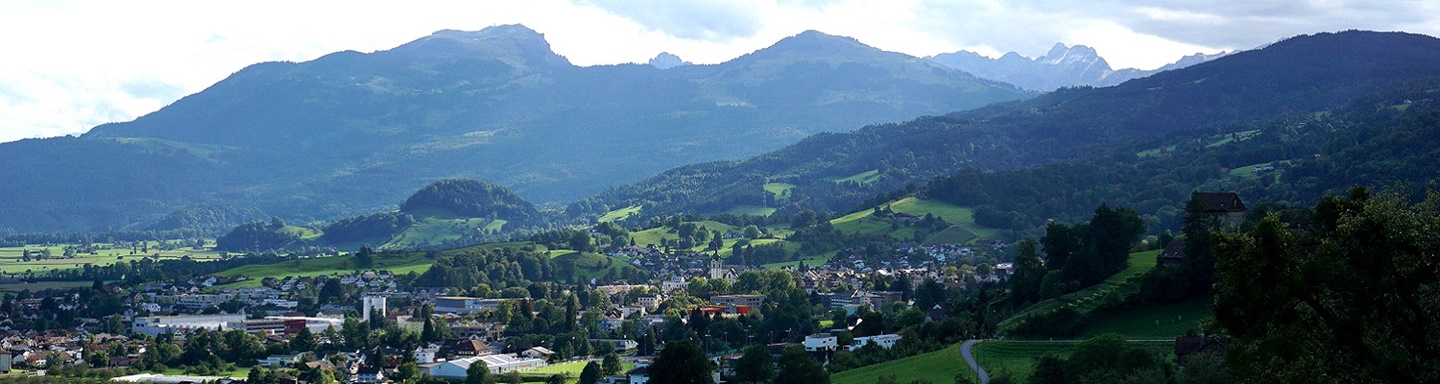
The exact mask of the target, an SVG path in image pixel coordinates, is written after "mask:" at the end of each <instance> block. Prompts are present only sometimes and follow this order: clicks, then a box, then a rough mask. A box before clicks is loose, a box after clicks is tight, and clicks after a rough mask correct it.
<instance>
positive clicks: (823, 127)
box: [0, 26, 1034, 232]
mask: <svg viewBox="0 0 1440 384" xmlns="http://www.w3.org/2000/svg"><path fill="white" fill-rule="evenodd" d="M815 44H818V47H819V49H820V50H822V51H830V52H831V53H830V54H829V56H828V57H826V58H825V59H824V60H819V59H816V60H811V59H810V58H807V57H804V56H805V55H801V54H796V53H794V52H787V51H788V50H789V49H790V48H787V47H789V46H791V45H800V46H805V45H815ZM777 45H779V47H778V48H767V49H762V50H758V51H756V52H754V53H751V54H750V55H747V56H746V57H745V58H744V59H736V60H732V61H729V62H725V63H720V64H714V65H695V66H683V67H675V68H671V69H668V70H660V69H657V68H654V67H651V66H648V65H643V64H625V65H614V66H590V67H578V66H574V65H572V64H570V63H569V62H568V60H564V58H563V57H561V56H558V55H555V54H554V52H552V51H551V50H550V49H549V46H548V43H544V42H543V35H540V34H539V33H537V32H534V31H533V30H530V29H528V28H525V27H523V26H499V27H490V28H487V29H485V30H482V31H478V32H460V31H440V32H437V33H434V34H431V35H429V36H425V37H421V38H419V39H416V40H414V41H412V42H409V43H406V44H403V45H400V46H397V47H396V48H393V49H390V50H383V51H377V52H373V53H359V52H353V51H345V52H337V53H332V54H329V55H325V56H322V57H320V58H317V59H315V60H311V61H307V62H299V63H290V62H266V63H257V64H254V65H251V66H248V67H246V68H244V69H242V70H240V71H237V72H236V73H234V74H232V75H231V76H229V77H227V78H225V79H223V80H221V81H219V82H216V83H215V84H214V85H211V86H210V87H208V88H206V89H205V90H203V91H201V92H198V93H196V94H192V95H188V96H186V97H184V98H181V99H180V100H178V101H176V102H175V103H173V104H171V105H169V106H166V107H164V108H161V109H160V110H157V111H154V112H151V113H148V114H146V115H144V116H141V117H139V118H137V119H135V120H133V121H130V122H121V123H112V124H105V125H101V126H97V127H96V128H94V129H92V130H91V131H90V132H88V133H86V134H84V135H82V136H80V137H79V138H71V139H44V140H34V141H26V142H23V143H6V144H0V160H3V162H4V163H6V164H7V165H13V166H10V167H5V168H4V169H0V177H4V178H5V179H7V180H14V181H16V182H15V183H9V184H6V185H0V196H7V198H6V200H7V201H6V202H7V203H12V204H7V205H6V206H4V207H0V214H3V215H0V228H6V227H9V228H11V229H12V230H15V231H20V232H28V231H54V230H117V229H127V228H134V225H137V224H135V223H140V222H146V221H151V222H153V219H154V218H158V217H160V216H163V215H165V214H166V213H168V212H169V211H171V210H174V209H178V208H179V207H184V206H194V205H199V204H204V205H206V206H208V207H216V206H217V205H225V204H227V203H244V205H245V206H246V207H254V208H256V209H259V210H260V211H261V212H262V214H265V215H270V216H281V217H282V218H284V219H286V220H288V221H291V222H297V223H307V222H319V221H328V220H331V219H335V218H339V217H346V216H352V215H355V214H362V213H366V212H374V211H379V210H385V209H390V208H393V207H394V204H395V202H396V201H400V200H402V199H403V198H404V196H406V195H408V194H409V193H410V192H412V191H414V190H415V189H418V188H419V187H421V186H423V185H426V184H429V183H431V182H433V181H435V180H439V179H445V178H457V177H458V178H473V179H482V180H491V181H493V182H496V183H498V184H501V185H505V186H507V187H510V188H511V189H513V190H515V191H516V192H517V193H519V194H521V195H522V196H524V197H525V198H526V199H528V200H531V201H537V202H554V201H569V200H573V199H579V198H583V197H585V196H588V195H590V194H592V193H594V192H598V191H600V190H603V189H604V188H605V187H608V186H613V185H618V184H619V183H624V182H629V181H636V180H639V178H640V177H641V176H643V175H646V174H652V173H655V172H659V171H661V170H664V169H667V168H670V167H674V166H679V165H682V164H688V163H695V162H704V161H713V160H719V159H733V158H742V157H745V156H750V155H754V154H758V153H762V152H763V151H766V150H770V149H774V148H778V147H780V146H781V145H783V144H784V143H788V142H793V141H796V140H799V139H801V138H803V137H805V136H808V135H810V134H813V133H818V132H832V131H845V130H850V129H854V128H858V127H861V126H863V125H865V124H869V123H878V122H884V121H894V120H900V119H905V118H911V117H913V116H919V115H933V114H940V113H948V112H952V111H955V110H963V109H968V108H974V107H978V106H981V105H985V104H988V103H991V102H995V101H1004V100H1015V99H1020V98H1027V97H1031V96H1033V95H1034V93H1032V92H1027V91H1022V90H1019V89H1017V88H1014V87H1013V86H1010V85H1008V84H1002V83H997V82H991V81H986V80H981V79H977V78H974V77H973V76H969V75H968V74H963V73H962V72H960V71H957V70H940V71H936V70H935V69H936V68H938V67H939V65H937V64H933V63H930V62H928V61H924V60H920V59H917V58H913V57H909V56H904V55H900V54H895V53H887V52H883V51H880V50H878V49H875V48H873V47H868V46H863V45H860V44H859V43H858V42H856V41H854V40H853V39H848V38H839V37H827V36H821V35H819V34H818V33H812V34H807V35H804V36H798V35H797V37H795V38H792V39H790V40H789V41H788V42H786V43H783V44H780V43H777ZM827 47H844V48H843V49H838V50H837V49H828V48H827ZM796 48H797V49H799V48H804V47H796ZM811 48H814V47H811ZM477 52H478V53H477ZM836 52H839V53H836ZM845 52H849V53H845ZM82 153H83V154H88V155H95V156H99V157H100V159H94V160H92V159H86V158H82V157H80V156H79V154H82ZM30 186H43V188H39V189H37V188H31V187H30ZM344 186H366V187H365V188H364V189H363V190H357V189H352V188H346V187H344ZM97 190H99V191H110V193H107V194H97V193H95V192H93V191H97ZM41 191H44V192H43V193H42V192H41ZM247 209H248V208H247ZM246 212H250V211H246ZM252 215H253V212H251V213H247V214H246V215H245V216H247V217H248V216H252ZM227 216H230V215H209V216H207V217H227ZM237 217H238V216H237Z"/></svg>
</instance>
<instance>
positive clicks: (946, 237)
mask: <svg viewBox="0 0 1440 384" xmlns="http://www.w3.org/2000/svg"><path fill="white" fill-rule="evenodd" d="M979 237H980V236H976V235H975V232H970V230H968V229H965V227H961V226H959V225H952V226H950V228H945V230H943V231H940V232H937V233H935V234H934V235H930V238H929V239H925V244H964V243H968V242H970V241H971V240H975V239H977V238H979Z"/></svg>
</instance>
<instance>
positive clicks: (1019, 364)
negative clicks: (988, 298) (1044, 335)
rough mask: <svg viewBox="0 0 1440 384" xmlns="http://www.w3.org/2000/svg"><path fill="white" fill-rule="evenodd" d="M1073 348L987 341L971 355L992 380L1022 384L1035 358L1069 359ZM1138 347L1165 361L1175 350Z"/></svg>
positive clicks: (1071, 345) (1058, 343)
mask: <svg viewBox="0 0 1440 384" xmlns="http://www.w3.org/2000/svg"><path fill="white" fill-rule="evenodd" d="M1076 344H1078V343H1076V342H1073V341H1009V340H986V341H981V342H979V343H976V344H975V347H974V348H973V349H971V352H973V353H974V354H975V362H977V363H979V364H980V367H981V368H985V372H986V373H989V374H990V377H992V378H993V377H995V375H996V374H998V373H1000V372H1009V373H1010V375H1011V377H1013V378H1014V379H1015V381H1016V382H1022V383H1023V382H1025V379H1027V378H1029V377H1030V372H1031V371H1033V370H1034V366H1035V358H1037V357H1040V356H1043V355H1045V354H1047V353H1054V354H1057V355H1060V357H1070V354H1071V353H1072V352H1073V349H1074V348H1075V345H1076ZM1140 345H1141V346H1143V347H1145V348H1146V349H1149V350H1151V352H1153V353H1156V354H1161V356H1164V357H1166V358H1168V357H1169V356H1168V353H1170V352H1171V350H1172V348H1173V347H1174V343H1173V342H1160V343H1154V342H1145V343H1140ZM961 363H962V364H963V363H964V362H963V361H962V362H961Z"/></svg>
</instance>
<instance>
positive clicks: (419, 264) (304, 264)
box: [215, 254, 435, 287]
mask: <svg viewBox="0 0 1440 384" xmlns="http://www.w3.org/2000/svg"><path fill="white" fill-rule="evenodd" d="M352 262H353V258H351V257H350V256H333V257H317V258H312V259H300V260H291V261H285V262H280V263H275V264H258V265H246V266H243V267H237V268H231V269H227V270H224V271H221V272H220V273H216V274H215V275H216V276H223V277H235V276H245V277H249V278H250V280H247V281H242V282H238V283H234V284H231V285H229V286H232V287H258V286H260V279H263V278H266V277H275V278H282V277H286V276H302V277H303V276H319V275H335V274H340V273H350V272H354V271H355V270H358V269H360V268H358V267H356V266H354V265H353V263H352ZM434 263H435V260H431V259H427V258H425V256H424V255H422V254H413V255H407V256H403V257H376V258H375V265H373V266H371V267H370V268H365V269H366V270H371V269H373V270H383V271H391V272H392V273H397V274H403V273H410V272H411V271H414V272H417V273H423V272H425V271H426V270H428V269H430V265H431V264H434Z"/></svg>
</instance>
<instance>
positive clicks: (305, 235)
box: [275, 225, 325, 241]
mask: <svg viewBox="0 0 1440 384" xmlns="http://www.w3.org/2000/svg"><path fill="white" fill-rule="evenodd" d="M275 232H278V233H286V234H291V235H295V237H298V238H300V240H305V241H311V240H315V239H318V238H320V236H321V235H324V234H325V233H323V232H320V231H318V230H316V229H314V228H309V227H301V226H298V225H286V226H284V227H280V229H278V230H276V231H275Z"/></svg>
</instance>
